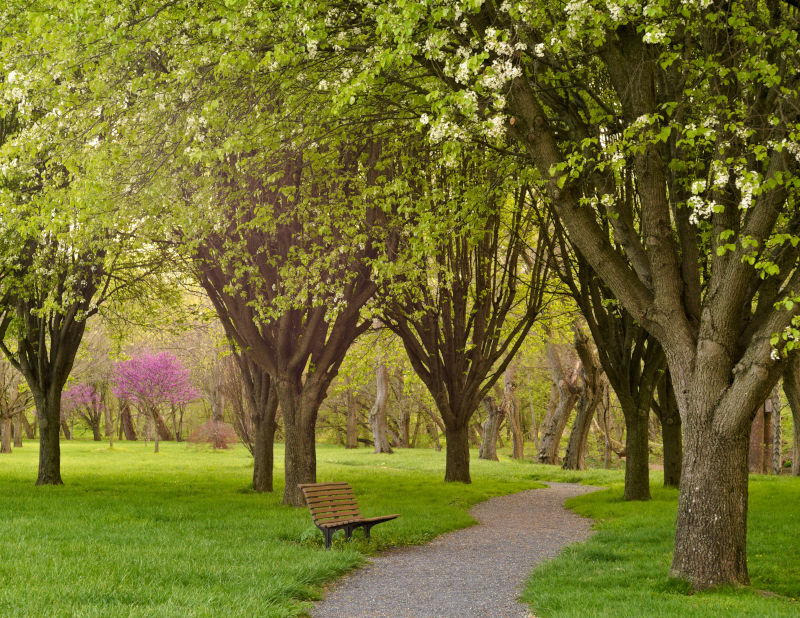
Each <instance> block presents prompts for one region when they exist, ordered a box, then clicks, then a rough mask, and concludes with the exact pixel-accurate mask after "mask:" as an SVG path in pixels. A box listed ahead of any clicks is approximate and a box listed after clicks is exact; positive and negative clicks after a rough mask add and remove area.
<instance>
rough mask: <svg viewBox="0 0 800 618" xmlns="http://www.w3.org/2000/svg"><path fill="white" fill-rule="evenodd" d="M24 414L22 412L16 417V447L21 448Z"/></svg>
mask: <svg viewBox="0 0 800 618" xmlns="http://www.w3.org/2000/svg"><path fill="white" fill-rule="evenodd" d="M23 417H24V412H20V413H19V414H17V415H16V416H15V417H14V446H15V447H16V448H19V447H21V446H22V419H23Z"/></svg>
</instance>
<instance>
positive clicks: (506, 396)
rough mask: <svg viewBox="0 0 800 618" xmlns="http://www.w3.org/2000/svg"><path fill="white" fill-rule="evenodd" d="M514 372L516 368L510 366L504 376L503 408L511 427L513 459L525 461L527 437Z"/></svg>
mask: <svg viewBox="0 0 800 618" xmlns="http://www.w3.org/2000/svg"><path fill="white" fill-rule="evenodd" d="M514 371H515V368H514V366H513V365H509V366H508V367H507V368H506V370H505V373H504V374H503V406H504V407H505V410H506V414H507V416H508V423H509V426H510V427H511V444H512V450H511V457H512V459H524V458H525V436H524V435H523V433H522V418H521V417H520V409H519V400H518V399H517V396H516V390H517V387H516V385H515V384H514Z"/></svg>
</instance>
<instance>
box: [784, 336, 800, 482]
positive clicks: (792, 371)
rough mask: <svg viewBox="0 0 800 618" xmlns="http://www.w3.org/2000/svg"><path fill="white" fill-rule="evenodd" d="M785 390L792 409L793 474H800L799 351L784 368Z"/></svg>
mask: <svg viewBox="0 0 800 618" xmlns="http://www.w3.org/2000/svg"><path fill="white" fill-rule="evenodd" d="M783 392H784V393H786V399H788V400H789V409H790V410H791V411H792V428H793V431H792V476H800V355H798V353H797V352H795V353H794V354H793V355H792V356H791V357H790V358H789V362H788V363H787V365H786V368H785V369H784V370H783Z"/></svg>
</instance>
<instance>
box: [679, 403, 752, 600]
mask: <svg viewBox="0 0 800 618" xmlns="http://www.w3.org/2000/svg"><path fill="white" fill-rule="evenodd" d="M687 418H688V419H689V421H688V424H687V426H686V434H685V441H684V449H685V451H684V452H685V454H684V460H683V475H682V477H681V493H680V497H679V499H678V520H677V528H676V532H675V553H674V557H673V560H672V569H671V574H672V575H673V576H674V577H680V578H685V579H688V580H689V583H691V584H692V586H693V587H694V588H696V589H706V588H712V587H714V586H717V585H720V584H730V583H738V584H748V583H750V580H749V577H748V573H747V550H746V538H747V537H746V534H747V476H748V470H747V452H748V433H747V429H746V428H743V429H742V430H740V431H739V432H738V434H737V435H735V436H726V435H721V434H719V433H718V432H716V431H714V429H713V427H712V426H711V423H710V422H707V423H705V424H701V423H702V416H701V415H689V416H688V417H687ZM692 425H694V426H692Z"/></svg>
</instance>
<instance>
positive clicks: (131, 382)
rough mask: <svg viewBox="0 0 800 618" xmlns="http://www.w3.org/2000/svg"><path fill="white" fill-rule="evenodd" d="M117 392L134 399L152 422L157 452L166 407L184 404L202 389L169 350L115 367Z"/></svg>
mask: <svg viewBox="0 0 800 618" xmlns="http://www.w3.org/2000/svg"><path fill="white" fill-rule="evenodd" d="M114 381H115V386H114V394H115V395H116V396H117V397H118V398H119V399H122V400H125V401H128V402H132V403H134V404H135V405H136V406H138V408H139V411H140V412H141V413H143V414H145V415H147V416H148V417H149V418H150V419H151V420H152V421H153V428H154V431H153V436H154V442H155V445H154V448H155V452H156V453H158V438H159V434H160V433H161V432H160V430H159V425H160V424H163V420H162V418H161V410H162V408H163V407H164V406H183V405H186V404H187V403H189V402H190V401H192V400H193V399H195V398H196V397H197V396H198V394H199V392H198V391H197V389H195V388H194V387H193V386H192V385H191V383H190V380H189V372H188V371H187V370H186V368H185V367H183V365H181V364H180V362H179V361H178V359H177V358H175V357H174V356H173V355H172V354H170V353H168V352H160V353H158V354H148V353H145V354H141V355H139V356H134V357H133V358H131V359H130V360H126V361H119V362H118V363H117V364H116V365H115V366H114Z"/></svg>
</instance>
